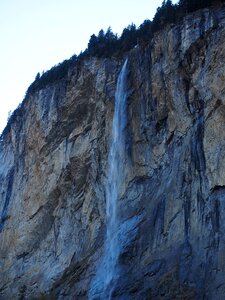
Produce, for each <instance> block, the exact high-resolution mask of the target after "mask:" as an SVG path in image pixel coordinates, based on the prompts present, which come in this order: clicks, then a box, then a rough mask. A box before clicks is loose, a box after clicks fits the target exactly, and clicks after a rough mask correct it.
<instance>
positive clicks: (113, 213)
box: [89, 59, 127, 300]
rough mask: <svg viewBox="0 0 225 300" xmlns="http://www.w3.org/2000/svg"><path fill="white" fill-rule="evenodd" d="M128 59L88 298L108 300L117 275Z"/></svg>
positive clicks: (122, 77) (120, 85)
mask: <svg viewBox="0 0 225 300" xmlns="http://www.w3.org/2000/svg"><path fill="white" fill-rule="evenodd" d="M126 100H127V59H126V61H125V62H124V64H123V67H122V69H121V71H120V74H119V77H118V81H117V88H116V94H115V111H114V116H113V124H112V141H111V146H110V151H109V156H108V172H107V174H108V178H107V182H106V186H105V191H106V230H107V232H106V240H105V246H104V253H103V258H102V261H101V262H100V266H99V268H98V270H97V273H96V276H95V278H94V281H93V285H92V288H91V296H90V297H89V298H90V299H104V300H105V299H111V294H112V291H113V287H114V283H115V280H116V278H117V276H118V258H119V253H120V243H119V220H118V213H117V206H118V198H119V192H120V190H121V187H122V184H123V182H124V172H123V170H124V163H125V153H126V151H125V147H126V145H125V144H126V143H125V142H126V141H125V127H126V125H127V103H126V102H127V101H126Z"/></svg>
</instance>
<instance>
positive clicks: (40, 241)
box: [0, 9, 225, 300]
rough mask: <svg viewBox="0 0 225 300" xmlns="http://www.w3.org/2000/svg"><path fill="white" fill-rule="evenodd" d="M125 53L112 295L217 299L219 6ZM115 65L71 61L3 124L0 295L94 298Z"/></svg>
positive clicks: (103, 231)
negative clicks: (122, 155) (60, 76)
mask: <svg viewBox="0 0 225 300" xmlns="http://www.w3.org/2000/svg"><path fill="white" fill-rule="evenodd" d="M128 60H129V63H128V65H127V85H126V91H127V123H126V128H125V129H126V139H125V141H126V145H125V146H126V153H127V158H126V160H127V161H126V163H124V164H122V166H120V168H121V167H122V168H123V169H124V170H123V171H124V177H123V180H121V182H120V191H119V194H118V199H117V215H116V222H117V230H116V236H117V237H118V241H119V252H118V255H116V260H117V263H116V276H114V278H113V285H111V286H110V293H111V297H112V298H114V299H218V300H219V299H223V297H224V294H225V280H224V278H225V263H224V262H225V260H224V249H225V239H224V234H223V232H224V230H225V213H224V211H225V171H224V170H225V169H224V164H225V131H224V128H225V89H224V78H225V68H224V64H223V61H225V10H224V9H219V10H216V9H215V10H208V9H205V10H202V11H198V12H196V13H194V14H192V15H189V16H187V17H186V18H184V20H183V22H182V23H181V24H179V25H176V26H170V27H169V26H168V27H167V28H165V29H164V30H163V31H160V32H158V33H157V34H155V36H154V39H153V40H152V41H151V42H150V44H149V46H148V47H147V48H146V49H144V50H143V49H140V48H139V47H136V48H135V49H133V50H132V51H131V52H130V53H128ZM122 64H123V62H122V61H118V60H116V59H102V60H100V59H99V60H98V59H95V58H92V59H89V60H86V61H80V62H78V63H77V64H76V66H75V67H73V68H71V69H70V71H69V73H68V75H67V76H66V77H65V78H64V79H62V80H61V81H58V82H56V83H55V84H52V85H48V86H46V87H45V88H43V89H42V90H39V91H37V92H35V93H33V94H31V95H30V96H29V98H27V99H26V101H25V102H24V103H23V105H22V108H21V110H20V113H19V114H18V116H17V120H15V121H14V122H13V123H12V124H11V127H10V128H9V130H8V132H6V133H5V134H4V135H3V136H2V139H1V142H0V160H1V166H0V268H1V272H0V299H3V300H5V299H32V298H35V297H37V298H38V297H41V296H43V295H44V296H47V297H49V298H50V297H53V298H54V297H55V298H56V299H88V298H89V299H98V297H97V296H94V295H92V294H90V290H91V289H92V286H93V282H94V279H95V278H96V274H98V272H99V270H101V267H100V266H101V263H102V261H103V260H104V259H105V252H104V251H105V249H107V247H106V248H104V247H105V246H104V245H105V243H106V241H107V242H108V241H109V236H108V237H107V215H106V211H107V206H108V205H109V202H107V201H109V200H110V199H109V198H111V196H110V197H109V196H108V198H107V195H106V191H105V183H106V182H107V178H108V176H109V174H108V173H109V172H110V171H109V170H110V167H109V165H110V163H111V162H110V161H108V155H109V153H110V145H111V141H112V139H113V137H112V134H111V132H112V119H113V114H114V102H115V93H116V84H117V80H118V76H119V73H120V70H121V68H122ZM108 235H109V231H108ZM112 235H113V234H112ZM112 238H113V237H112ZM108 249H109V248H108ZM108 266H109V265H108ZM88 295H89V297H88Z"/></svg>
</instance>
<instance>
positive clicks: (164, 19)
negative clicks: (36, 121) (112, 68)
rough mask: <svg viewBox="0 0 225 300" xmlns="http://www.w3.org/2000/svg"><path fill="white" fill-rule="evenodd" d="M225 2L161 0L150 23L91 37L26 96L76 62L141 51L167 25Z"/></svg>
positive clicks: (59, 75) (224, 0)
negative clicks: (86, 44)
mask: <svg viewBox="0 0 225 300" xmlns="http://www.w3.org/2000/svg"><path fill="white" fill-rule="evenodd" d="M224 2H225V0H180V1H179V2H178V3H177V4H173V3H172V1H171V0H164V1H163V2H162V5H161V7H158V9H157V11H156V14H155V16H154V18H153V20H152V21H150V20H145V21H144V22H143V23H142V24H141V25H140V26H139V27H138V28H137V27H136V26H135V25H134V24H131V25H129V26H128V27H126V28H125V29H124V30H123V32H122V34H121V36H118V35H117V34H114V33H113V32H112V30H111V28H110V27H109V28H108V30H107V31H106V32H105V31H104V30H103V29H101V30H100V31H99V33H98V35H95V34H93V35H92V36H91V37H90V40H89V43H88V46H87V48H86V50H85V51H84V52H81V53H80V54H79V55H78V56H77V55H73V56H72V57H71V58H70V59H68V60H65V61H63V62H62V63H60V64H58V65H56V66H54V67H53V68H52V69H51V70H49V71H46V72H44V73H43V74H42V75H41V76H40V74H39V73H38V74H37V76H36V78H35V81H34V82H33V83H32V84H31V85H30V87H29V88H28V90H27V94H30V93H32V92H34V91H36V90H39V89H41V88H43V87H44V86H46V85H47V84H51V83H54V82H55V81H58V80H60V79H62V78H63V77H64V76H65V75H66V74H67V73H68V69H69V68H70V67H71V66H72V65H73V64H74V63H75V62H77V61H78V60H82V59H85V58H88V57H98V58H109V57H123V56H124V54H125V53H126V52H128V51H129V50H131V49H132V48H133V47H135V45H137V44H138V45H139V46H140V47H143V48H144V47H145V46H146V45H147V44H148V43H149V41H150V40H151V38H152V36H153V35H154V33H155V32H157V31H158V30H161V29H163V28H164V27H165V26H166V25H168V24H176V23H178V22H179V21H180V20H181V19H182V18H183V17H184V16H185V15H186V14H188V13H191V12H194V11H196V10H198V9H202V8H206V7H210V6H213V5H217V4H218V5H219V4H221V3H224Z"/></svg>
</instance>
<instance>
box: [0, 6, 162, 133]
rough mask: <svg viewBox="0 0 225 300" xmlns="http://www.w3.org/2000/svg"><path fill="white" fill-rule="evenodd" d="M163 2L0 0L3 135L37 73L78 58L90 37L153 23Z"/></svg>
mask: <svg viewBox="0 0 225 300" xmlns="http://www.w3.org/2000/svg"><path fill="white" fill-rule="evenodd" d="M161 3H162V0H154V1H153V0H113V1H106V0H105V1H103V0H94V1H93V0H85V1H84V0H79V1H77V0H0V44H1V49H0V132H1V131H2V130H3V128H4V126H5V125H6V122H7V116H8V112H9V111H10V110H11V111H12V110H14V109H15V108H16V107H17V105H18V104H19V103H20V102H21V101H22V100H23V98H24V95H25V92H26V90H27V88H28V86H29V85H30V83H31V82H32V81H33V80H34V78H35V76H36V74H37V72H42V71H43V70H48V69H49V68H51V67H52V66H53V65H55V64H57V63H59V62H61V61H63V60H64V59H66V58H69V57H70V56H72V55H73V54H79V53H80V51H81V50H84V49H85V48H86V46H87V43H88V41H89V38H90V36H91V34H93V33H95V34H98V32H99V30H100V29H101V28H102V29H104V30H107V28H108V27H109V26H111V27H112V30H113V32H115V33H118V34H121V32H122V30H123V28H124V27H126V26H127V25H129V24H131V23H132V22H133V23H134V24H136V25H137V26H139V25H140V24H141V23H142V22H143V21H144V20H145V19H152V17H153V16H154V13H155V11H156V8H157V7H158V6H160V5H161Z"/></svg>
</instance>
